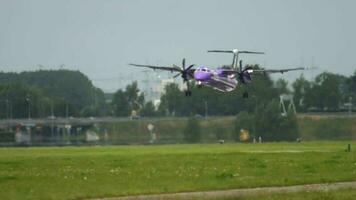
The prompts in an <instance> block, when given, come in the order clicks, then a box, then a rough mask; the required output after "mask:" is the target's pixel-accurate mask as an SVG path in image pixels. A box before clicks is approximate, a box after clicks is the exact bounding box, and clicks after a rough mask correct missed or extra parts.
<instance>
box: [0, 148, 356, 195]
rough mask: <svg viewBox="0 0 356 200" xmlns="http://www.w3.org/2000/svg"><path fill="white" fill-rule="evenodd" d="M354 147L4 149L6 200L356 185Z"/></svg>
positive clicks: (1, 172)
mask: <svg viewBox="0 0 356 200" xmlns="http://www.w3.org/2000/svg"><path fill="white" fill-rule="evenodd" d="M348 143H349V142H310V143H300V144H298V143H268V144H241V143H239V144H224V145H215V144H204V145H160V146H108V147H101V146H93V147H58V148H55V147H52V148H45V147H43V148H1V149H0V199H2V200H5V199H14V200H16V199H85V198H94V197H110V196H123V195H133V194H149V193H168V192H180V191H201V190H216V189H231V188H247V187H260V186H278V185H296V184H305V183H324V182H337V181H351V180H356V153H355V151H354V152H351V153H348V152H345V149H346V144H348ZM352 146H353V147H356V142H352Z"/></svg>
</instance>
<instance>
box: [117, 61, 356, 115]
mask: <svg viewBox="0 0 356 200" xmlns="http://www.w3.org/2000/svg"><path fill="white" fill-rule="evenodd" d="M253 67H255V68H258V66H253ZM291 86H292V87H291V88H290V87H288V82H287V81H285V80H283V79H279V80H277V81H275V82H274V81H272V79H271V78H270V76H268V75H256V76H254V77H253V81H252V83H250V84H248V85H243V86H242V87H241V86H240V87H239V86H238V88H237V89H236V90H235V91H233V92H228V93H222V92H219V91H215V90H213V89H212V88H208V87H202V88H198V87H196V86H194V85H193V87H192V89H191V90H192V94H193V95H192V96H191V97H186V96H185V95H184V93H183V92H182V91H181V90H180V88H179V86H178V85H177V84H170V85H167V86H166V87H165V92H164V94H163V95H162V96H161V98H160V104H159V106H158V107H157V108H156V109H154V107H153V104H152V102H145V99H144V96H143V95H142V93H140V91H139V89H138V87H137V83H136V82H134V83H132V84H131V85H128V86H127V87H126V90H118V91H117V92H116V93H115V95H114V99H113V102H112V105H113V107H115V115H116V116H129V115H130V114H131V111H132V110H135V111H136V112H137V113H139V115H141V116H190V115H197V114H198V115H202V116H204V115H205V114H207V115H215V116H216V115H218V116H222V115H237V114H238V113H240V112H241V111H245V112H249V113H252V112H255V111H256V109H257V108H259V107H266V106H267V105H268V104H269V103H270V102H271V101H273V100H277V101H279V96H280V95H281V94H290V95H293V100H294V104H295V106H296V109H297V111H298V112H315V111H317V112H336V111H345V110H346V109H348V106H347V103H349V101H351V102H353V103H354V104H355V102H356V71H355V73H354V74H353V75H352V76H349V77H346V76H342V75H338V74H333V73H329V72H324V73H322V74H320V75H318V76H317V77H316V78H315V79H314V80H310V81H309V80H307V79H305V78H304V76H303V75H301V76H300V77H299V78H298V79H296V80H295V81H294V82H293V83H292V84H291ZM245 91H247V92H249V98H248V99H246V98H243V93H244V92H245Z"/></svg>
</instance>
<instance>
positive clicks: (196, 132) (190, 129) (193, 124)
mask: <svg viewBox="0 0 356 200" xmlns="http://www.w3.org/2000/svg"><path fill="white" fill-rule="evenodd" d="M200 129H201V128H200V125H199V121H198V119H197V118H195V117H194V116H191V117H189V119H188V122H187V126H186V127H185V129H184V131H183V135H184V138H183V140H184V142H186V143H198V142H199V141H200V137H201V130H200Z"/></svg>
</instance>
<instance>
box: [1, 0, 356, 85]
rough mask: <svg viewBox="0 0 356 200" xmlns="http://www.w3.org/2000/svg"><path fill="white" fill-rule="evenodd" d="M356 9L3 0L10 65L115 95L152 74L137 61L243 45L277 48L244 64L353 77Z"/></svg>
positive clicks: (291, 1)
mask: <svg viewBox="0 0 356 200" xmlns="http://www.w3.org/2000/svg"><path fill="white" fill-rule="evenodd" d="M355 9H356V1H353V0H339V1H337V0H268V1H266V0H249V1H239V0H174V1H173V0H150V1H145V0H115V1H114V0H111V1H109V0H105V1H99V0H97V1H93V0H75V1H74V0H73V1H70V0H58V1H54V0H32V1H31V0H0V70H1V71H16V72H19V71H23V70H34V69H39V65H43V66H44V67H43V69H58V68H59V66H61V65H65V66H64V68H67V69H73V70H80V71H82V72H83V73H84V74H86V75H88V76H89V78H90V79H93V80H94V84H95V85H96V86H98V87H100V88H102V89H103V90H104V91H107V92H108V91H110V92H112V91H115V90H116V89H118V87H121V86H122V85H125V84H127V83H129V82H131V81H133V80H139V81H142V80H144V79H145V78H144V77H145V73H140V72H141V71H142V70H140V69H136V68H134V69H133V68H132V67H129V66H127V63H141V64H158V65H170V64H180V63H181V59H182V58H183V57H185V58H186V59H187V63H188V64H191V63H194V64H197V65H209V66H217V65H221V64H229V63H231V55H222V54H218V55H216V54H207V53H206V50H208V49H226V50H229V49H233V48H239V49H243V50H258V51H265V52H266V53H267V54H266V55H263V56H260V55H254V56H244V63H259V64H262V65H264V66H265V67H269V68H284V67H294V66H301V65H305V66H307V65H311V64H314V65H315V66H318V67H319V68H320V70H316V71H313V72H311V71H308V72H304V74H305V75H306V76H307V77H312V76H314V75H316V74H317V73H319V72H320V71H324V70H327V71H331V72H336V73H340V74H344V75H350V74H352V73H353V72H354V71H355V69H356V61H355V58H354V55H355V53H356V51H355V47H356V39H355V37H356V26H355V19H356V12H355ZM152 74H153V75H156V73H152ZM300 74H301V73H300V72H292V73H289V74H285V75H284V76H283V77H285V78H286V79H290V80H293V79H294V78H295V77H297V76H299V75H300ZM275 77H280V76H275ZM150 78H151V79H152V78H154V79H157V80H158V77H157V76H156V77H154V76H150Z"/></svg>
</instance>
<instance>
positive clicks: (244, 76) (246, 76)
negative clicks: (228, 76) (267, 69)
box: [238, 60, 252, 83]
mask: <svg viewBox="0 0 356 200" xmlns="http://www.w3.org/2000/svg"><path fill="white" fill-rule="evenodd" d="M239 64H240V71H239V72H238V75H239V76H238V77H239V79H240V81H241V83H246V82H250V81H251V80H252V79H251V75H250V72H249V71H248V70H251V69H252V67H246V68H245V69H243V70H242V60H240V63H239Z"/></svg>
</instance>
